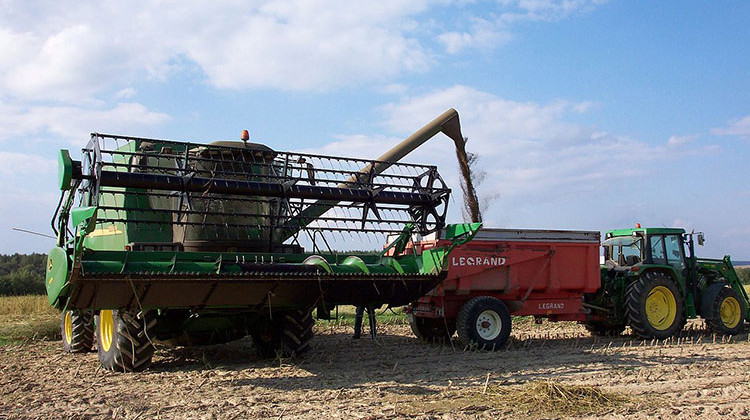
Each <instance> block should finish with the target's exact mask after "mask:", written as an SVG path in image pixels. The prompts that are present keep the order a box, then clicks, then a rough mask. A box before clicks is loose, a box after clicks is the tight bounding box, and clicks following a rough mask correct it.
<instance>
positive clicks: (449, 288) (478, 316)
mask: <svg viewBox="0 0 750 420" xmlns="http://www.w3.org/2000/svg"><path fill="white" fill-rule="evenodd" d="M599 239H600V235H599V232H596V231H591V232H589V231H560V230H528V229H525V230H513V229H482V230H480V231H479V232H478V233H477V235H476V236H475V237H474V239H472V240H471V241H469V242H468V243H466V244H463V245H460V246H458V247H456V248H455V249H454V250H453V251H452V252H451V253H450V256H449V257H448V258H449V259H450V261H449V263H448V273H447V276H446V278H445V280H444V281H443V282H442V283H441V284H440V285H438V286H437V287H436V288H435V289H433V290H432V291H431V292H430V293H428V294H427V295H425V296H424V297H422V298H420V299H419V300H417V301H416V302H414V303H412V304H411V305H409V307H408V310H407V312H408V314H409V321H410V323H411V326H412V330H413V331H414V333H415V334H416V335H417V336H418V337H420V338H422V339H425V340H434V339H444V338H447V337H450V336H452V335H453V333H454V332H455V331H456V330H458V334H459V337H460V338H461V339H462V340H464V341H466V342H474V343H477V344H478V345H479V346H480V347H483V348H495V349H497V348H500V347H501V346H502V345H503V344H505V342H506V341H507V339H508V337H509V335H510V330H511V320H510V315H534V316H535V317H546V318H549V319H550V320H553V321H563V320H565V321H585V320H586V312H585V311H584V307H583V295H584V294H585V293H594V292H596V291H597V290H598V289H599V287H600V285H601V275H600V268H599V246H600V245H599ZM444 242H445V241H444V240H443V239H440V237H433V238H429V237H427V238H425V240H423V241H421V242H420V243H419V245H418V246H417V247H416V250H415V251H416V252H420V251H422V250H424V249H429V248H432V247H439V246H444V245H445V244H444Z"/></svg>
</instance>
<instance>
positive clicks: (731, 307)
mask: <svg viewBox="0 0 750 420" xmlns="http://www.w3.org/2000/svg"><path fill="white" fill-rule="evenodd" d="M701 316H702V317H703V319H705V320H706V324H707V325H708V328H709V329H711V330H712V331H714V332H716V333H718V334H728V335H735V334H739V333H740V332H742V327H743V325H742V324H743V318H744V316H745V307H744V305H743V301H742V299H740V297H739V295H738V294H737V292H735V291H734V289H732V288H731V287H729V285H728V284H725V283H717V284H712V285H711V286H708V287H707V288H706V291H705V292H704V293H703V298H702V300H701Z"/></svg>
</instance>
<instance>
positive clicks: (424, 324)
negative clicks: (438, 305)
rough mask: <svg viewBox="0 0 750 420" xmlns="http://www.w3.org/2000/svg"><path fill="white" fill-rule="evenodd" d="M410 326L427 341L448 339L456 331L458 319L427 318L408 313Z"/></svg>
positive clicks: (418, 336)
mask: <svg viewBox="0 0 750 420" xmlns="http://www.w3.org/2000/svg"><path fill="white" fill-rule="evenodd" d="M408 318H409V326H410V327H411V331H412V332H413V333H414V335H415V336H417V338H419V339H421V340H423V341H427V342H430V343H431V342H435V341H447V340H450V338H451V337H452V336H453V334H454V333H455V332H456V320H455V319H447V318H427V317H421V316H414V315H413V314H408Z"/></svg>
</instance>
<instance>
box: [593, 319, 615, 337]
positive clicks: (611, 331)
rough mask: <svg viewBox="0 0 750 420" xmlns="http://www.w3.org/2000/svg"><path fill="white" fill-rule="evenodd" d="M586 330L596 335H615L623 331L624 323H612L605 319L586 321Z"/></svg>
mask: <svg viewBox="0 0 750 420" xmlns="http://www.w3.org/2000/svg"><path fill="white" fill-rule="evenodd" d="M585 327H586V330H588V332H590V333H591V335H593V336H596V337H616V336H618V335H620V334H622V332H623V331H625V325H624V324H612V323H609V322H605V321H587V322H586V324H585Z"/></svg>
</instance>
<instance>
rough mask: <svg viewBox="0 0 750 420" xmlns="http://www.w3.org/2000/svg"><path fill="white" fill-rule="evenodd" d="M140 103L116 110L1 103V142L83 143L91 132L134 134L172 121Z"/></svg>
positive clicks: (116, 107)
mask: <svg viewBox="0 0 750 420" xmlns="http://www.w3.org/2000/svg"><path fill="white" fill-rule="evenodd" d="M169 118H170V117H169V116H168V115H166V114H163V113H159V112H154V111H150V110H149V109H148V108H146V107H145V106H144V105H141V104H138V103H120V104H117V105H116V106H114V107H112V108H95V109H90V108H81V107H76V106H20V105H8V104H3V103H0V141H3V140H8V139H12V138H19V137H24V136H29V135H39V134H51V135H54V136H57V137H62V138H63V139H65V140H67V141H69V142H72V143H75V144H80V143H81V142H82V141H85V140H86V139H87V138H88V133H90V132H91V131H102V132H125V131H127V132H128V133H133V132H135V131H138V130H139V129H141V128H143V127H152V126H156V125H159V124H163V123H165V122H166V121H168V120H169Z"/></svg>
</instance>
